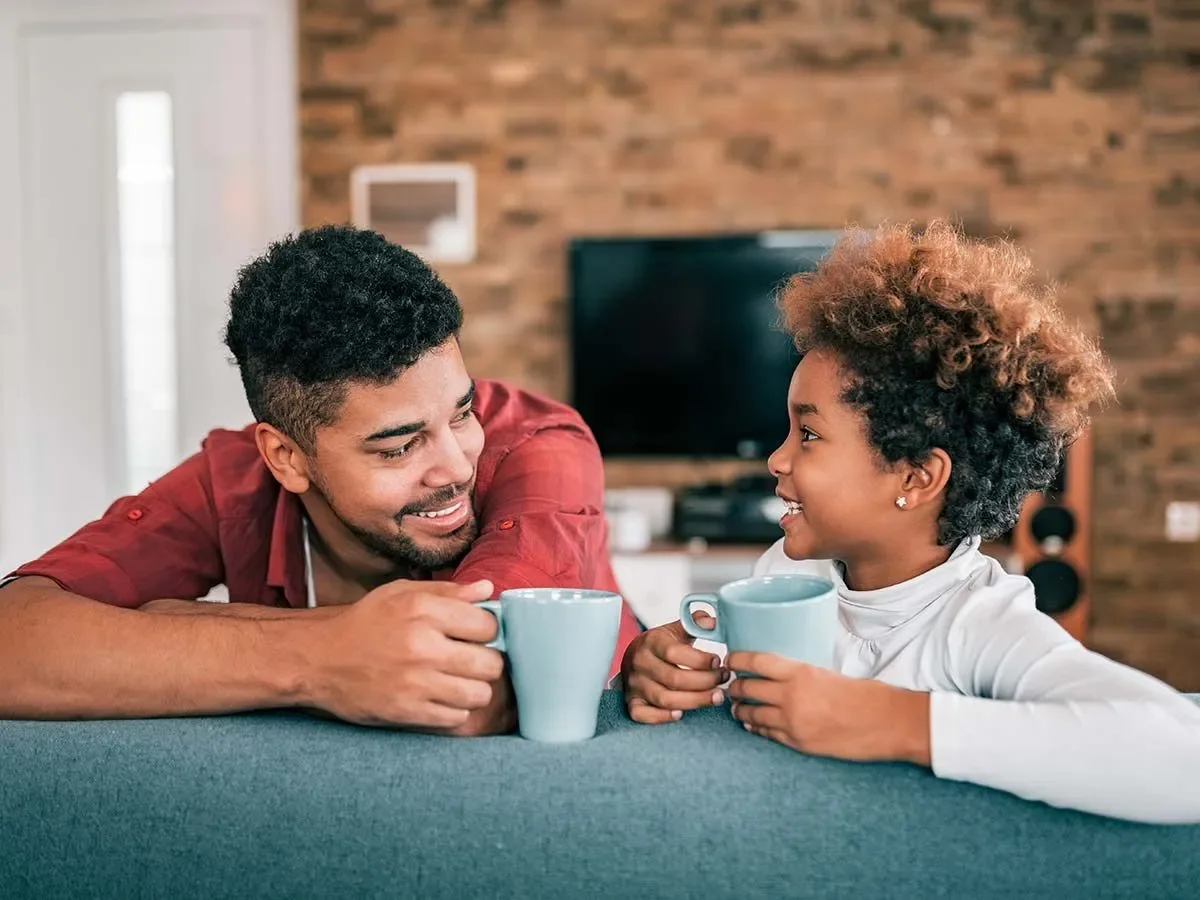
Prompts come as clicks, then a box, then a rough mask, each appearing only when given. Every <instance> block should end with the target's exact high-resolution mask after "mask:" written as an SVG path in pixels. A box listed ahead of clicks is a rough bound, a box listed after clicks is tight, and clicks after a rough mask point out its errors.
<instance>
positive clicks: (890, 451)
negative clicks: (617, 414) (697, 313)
mask: <svg viewBox="0 0 1200 900" xmlns="http://www.w3.org/2000/svg"><path fill="white" fill-rule="evenodd" d="M779 303H780V308H781V310H782V312H783V316H784V322H785V324H786V326H787V328H788V329H789V331H790V332H791V333H792V334H793V336H794V337H795V340H796V346H797V347H798V349H799V350H800V352H801V353H805V352H808V351H812V350H827V351H830V352H832V353H833V355H834V356H835V357H836V358H837V359H838V361H839V362H840V364H841V366H842V368H843V371H844V372H845V375H846V376H847V387H846V390H845V393H844V395H843V400H844V401H845V402H847V403H848V404H849V405H851V406H852V407H854V408H856V409H858V410H859V411H860V412H861V413H862V414H863V416H864V417H865V420H866V425H867V438H868V440H869V442H870V443H871V444H872V445H873V446H874V447H875V448H876V449H877V450H878V451H879V454H880V456H881V457H882V460H883V461H885V462H886V463H887V464H895V463H898V462H900V461H902V460H907V461H909V462H912V463H921V462H923V461H925V460H927V459H928V458H929V455H930V452H931V451H932V450H933V449H934V448H938V447H940V448H941V449H942V450H944V451H945V452H946V453H947V454H948V455H949V456H950V459H951V463H952V466H951V475H950V480H949V483H948V484H947V486H946V495H945V502H944V507H943V509H942V513H941V518H940V520H939V523H938V541H939V542H940V543H942V544H950V543H953V542H955V541H958V540H960V539H962V538H964V537H968V536H971V535H981V536H983V537H984V538H994V537H998V536H1000V535H1002V534H1004V533H1005V532H1007V531H1008V530H1010V529H1011V528H1012V527H1013V526H1014V525H1015V524H1016V522H1017V519H1018V517H1019V515H1020V512H1021V506H1022V503H1023V501H1024V499H1025V498H1026V497H1027V496H1028V495H1029V494H1030V493H1031V492H1033V491H1039V490H1044V489H1045V488H1047V487H1048V486H1049V485H1050V483H1051V482H1052V480H1053V478H1054V476H1055V474H1056V472H1057V469H1058V466H1059V464H1060V460H1061V458H1062V453H1063V451H1064V450H1065V448H1066V447H1067V445H1068V444H1069V443H1070V442H1071V441H1073V440H1074V439H1075V438H1076V437H1077V436H1078V435H1079V433H1080V432H1081V431H1082V430H1083V429H1084V428H1085V427H1086V426H1087V424H1088V408H1089V407H1090V406H1091V405H1092V404H1093V403H1095V402H1098V401H1103V400H1106V399H1108V398H1109V397H1110V396H1111V395H1112V373H1111V370H1110V367H1109V365H1108V363H1107V362H1106V360H1105V358H1104V356H1103V355H1102V354H1101V352H1100V350H1099V348H1098V347H1097V346H1096V344H1095V343H1094V342H1093V341H1092V340H1091V339H1090V338H1089V337H1088V336H1087V335H1086V334H1085V333H1084V332H1083V331H1081V330H1080V329H1079V328H1077V327H1075V326H1073V325H1071V324H1068V322H1067V321H1066V320H1065V319H1064V317H1063V314H1062V312H1061V311H1060V309H1059V308H1058V306H1057V305H1056V304H1055V302H1054V299H1053V295H1052V293H1051V291H1050V290H1049V289H1048V288H1046V287H1042V286H1038V285H1037V284H1035V282H1034V280H1033V278H1032V276H1031V265H1030V262H1029V259H1028V258H1027V257H1026V256H1025V255H1024V254H1023V253H1021V252H1020V251H1019V250H1018V249H1016V248H1015V247H1014V246H1012V245H1011V244H1008V243H1005V242H997V243H991V244H984V243H980V242H977V241H973V240H970V239H968V238H966V237H964V236H963V235H962V234H960V233H959V232H958V231H957V230H955V229H954V228H953V227H951V226H950V225H947V224H945V223H942V222H935V223H933V224H932V225H930V226H929V227H928V228H926V229H925V230H924V231H922V232H918V231H916V230H915V229H913V228H912V227H911V226H884V227H881V228H878V229H875V230H871V231H860V230H852V231H849V232H847V233H846V234H845V235H843V236H842V238H841V239H840V240H839V241H838V243H837V244H836V246H835V247H834V248H833V249H832V250H831V251H830V252H829V253H828V254H827V255H826V257H825V258H824V259H823V260H822V261H821V263H820V264H819V266H818V267H817V269H816V270H815V271H814V272H811V273H805V274H800V275H797V276H795V277H794V278H792V279H791V280H790V281H789V282H788V283H787V285H786V286H785V287H784V288H783V290H782V291H781V293H780V297H779Z"/></svg>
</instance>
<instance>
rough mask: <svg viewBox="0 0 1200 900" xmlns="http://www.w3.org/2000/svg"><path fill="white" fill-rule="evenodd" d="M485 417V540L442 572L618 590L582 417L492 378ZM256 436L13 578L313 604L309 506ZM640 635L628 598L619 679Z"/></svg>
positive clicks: (484, 385) (479, 393) (122, 600)
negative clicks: (275, 471) (216, 591)
mask: <svg viewBox="0 0 1200 900" xmlns="http://www.w3.org/2000/svg"><path fill="white" fill-rule="evenodd" d="M475 411H476V414H477V415H478V417H479V421H480V423H481V424H482V426H483V433H484V448H483V452H482V453H481V454H480V457H479V464H478V468H477V470H476V482H475V506H476V513H477V515H478V517H479V525H480V533H479V537H478V539H477V540H476V541H475V543H474V544H473V545H472V546H471V549H470V550H469V551H468V553H467V555H466V556H465V557H464V558H463V560H462V561H461V562H460V563H459V564H458V566H457V568H455V569H453V570H445V571H439V572H435V573H433V577H434V578H435V579H438V580H454V581H457V582H461V583H468V582H472V581H477V580H479V579H484V578H486V579H488V580H489V581H491V582H492V583H493V585H495V588H496V593H497V594H498V593H499V592H500V591H503V590H505V589H507V588H515V587H580V588H597V589H601V590H611V591H616V590H618V587H617V583H616V578H615V576H614V574H613V571H612V564H611V561H610V558H609V555H608V548H607V534H608V532H607V526H606V523H605V518H604V470H603V465H602V462H601V458H600V450H599V448H598V447H597V445H596V442H595V439H594V438H593V436H592V433H591V431H590V429H588V427H587V426H586V425H585V424H584V422H583V420H582V419H581V418H580V417H579V414H578V413H576V412H575V411H574V410H573V409H571V408H570V407H568V406H564V405H562V404H560V403H555V402H554V401H551V400H548V399H546V398H544V397H539V396H537V395H535V394H531V393H528V392H526V391H522V390H519V389H516V388H514V387H512V386H509V385H506V384H504V383H502V382H496V381H484V380H480V381H478V382H477V383H476V397H475ZM253 435H254V427H253V426H250V427H248V428H246V429H244V430H242V431H227V430H217V431H213V432H211V433H210V434H209V435H208V437H207V438H206V439H205V441H204V443H203V445H202V449H201V450H200V452H199V453H197V454H195V455H194V456H192V457H190V458H189V459H187V460H185V461H184V462H183V463H181V464H180V465H179V466H178V467H176V468H175V469H173V470H171V471H170V472H168V473H167V474H166V475H164V476H163V477H162V478H161V479H159V480H158V481H156V482H154V483H153V484H151V485H150V486H149V487H147V488H146V489H145V490H144V491H142V493H140V494H138V495H137V496H136V497H122V498H121V499H119V500H117V501H116V502H115V503H114V504H113V505H112V506H110V507H109V509H108V510H107V511H106V512H105V514H104V515H103V516H102V517H101V518H99V519H97V520H96V521H94V522H92V523H90V524H88V525H85V526H84V527H83V528H82V529H80V530H79V531H78V532H76V533H75V534H74V535H72V536H71V537H69V538H67V539H66V540H65V541H63V542H62V543H61V544H59V545H58V546H57V547H54V548H53V549H52V550H50V551H49V552H48V553H46V554H45V555H44V556H42V557H41V558H40V559H38V560H35V561H33V562H30V563H28V564H26V565H24V566H22V567H21V568H19V569H18V570H17V571H16V572H14V573H13V574H14V575H42V576H45V577H47V578H51V579H53V580H54V581H56V582H58V584H59V585H60V586H62V587H63V588H64V589H65V590H68V591H71V592H72V593H75V594H79V595H81V596H84V597H89V598H91V599H93V600H99V601H101V602H103V603H109V604H112V605H114V606H124V607H137V606H141V605H142V604H143V603H146V602H148V601H150V600H155V599H159V598H175V599H194V598H198V597H203V596H205V595H206V594H207V593H208V592H209V591H210V590H211V589H212V588H213V587H214V586H216V585H218V584H224V585H225V586H226V587H227V589H228V591H229V598H230V600H231V601H234V602H239V603H259V604H266V605H274V606H294V607H303V606H305V605H306V602H307V594H306V589H305V575H304V546H303V538H302V535H301V513H302V506H301V504H300V501H299V499H298V498H297V497H296V495H295V494H292V493H289V492H288V491H285V490H283V488H282V487H280V485H279V482H277V481H276V480H275V479H274V477H272V475H271V473H270V472H269V471H268V469H267V467H266V464H265V463H263V461H262V459H261V457H260V456H259V455H258V450H257V448H256V446H255V443H254V436H253ZM638 630H639V626H638V624H637V622H636V620H635V619H634V617H633V614H632V613H631V611H630V609H629V607H628V605H627V604H626V605H625V606H624V607H623V609H622V613H621V628H620V633H619V637H618V640H617V651H616V655H615V656H614V658H613V664H612V669H611V671H610V673H609V674H610V676H611V675H613V674H615V673H616V672H617V671H618V670H619V668H620V660H621V656H622V654H623V653H624V651H625V647H626V646H627V645H628V643H629V641H630V640H632V639H633V637H634V636H635V635H636V634H637V632H638Z"/></svg>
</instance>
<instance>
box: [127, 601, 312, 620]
mask: <svg viewBox="0 0 1200 900" xmlns="http://www.w3.org/2000/svg"><path fill="white" fill-rule="evenodd" d="M138 609H139V610H140V611H141V612H152V613H165V614H168V615H180V616H227V617H229V618H235V619H276V620H279V619H295V618H300V617H307V618H310V619H311V618H321V617H322V616H324V615H326V614H328V612H329V607H319V608H317V609H292V608H291V607H284V606H263V605H262V604H261V603H211V602H208V601H202V600H167V599H163V600H151V601H150V602H149V603H146V604H143V605H142V606H140V607H138Z"/></svg>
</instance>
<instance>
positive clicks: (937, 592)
mask: <svg viewBox="0 0 1200 900" xmlns="http://www.w3.org/2000/svg"><path fill="white" fill-rule="evenodd" d="M980 543H981V541H980V538H979V537H978V536H976V537H970V538H965V539H963V540H962V541H960V542H959V544H958V546H957V547H955V548H954V552H953V553H951V554H950V558H949V559H947V560H946V561H945V562H944V563H942V564H941V565H939V566H935V567H934V568H932V569H930V570H929V571H928V572H924V573H922V574H920V575H918V576H916V577H915V578H910V579H908V581H902V582H900V583H899V584H893V585H890V586H888V587H885V588H880V589H878V590H875V591H854V590H851V589H850V588H848V587H847V586H846V580H845V574H846V573H845V566H844V565H843V564H842V563H841V562H835V563H834V564H833V565H832V566H830V569H831V575H832V581H833V584H834V587H835V588H836V589H837V593H838V600H839V604H838V605H839V613H840V616H841V619H842V624H843V626H844V627H845V628H846V630H847V631H849V632H850V633H851V634H854V635H857V636H858V637H860V638H862V639H864V640H868V641H870V640H876V639H878V638H880V637H882V636H883V635H884V634H886V633H888V632H889V631H893V630H895V629H896V628H899V627H901V626H902V625H904V624H905V623H907V622H909V621H911V620H912V619H914V618H916V617H917V616H918V615H920V614H921V613H922V612H924V611H925V610H926V609H929V608H930V607H932V606H934V605H936V604H937V603H939V602H940V601H941V600H942V599H943V598H945V597H946V596H947V594H949V593H950V592H951V591H952V590H953V589H954V588H956V587H958V586H959V585H961V584H962V583H963V582H964V581H965V580H967V579H968V578H969V577H970V576H971V574H972V573H973V572H974V571H976V570H977V569H979V568H980V567H981V566H984V565H986V557H984V555H983V554H982V553H980V552H979V545H980Z"/></svg>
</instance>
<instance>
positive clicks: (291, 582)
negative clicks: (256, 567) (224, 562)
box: [267, 488, 308, 608]
mask: <svg viewBox="0 0 1200 900" xmlns="http://www.w3.org/2000/svg"><path fill="white" fill-rule="evenodd" d="M301 515H303V509H302V506H301V503H300V498H299V497H297V496H296V495H295V494H293V493H292V492H291V491H287V490H284V489H283V488H280V489H279V499H278V500H276V502H275V517H274V520H273V522H272V524H271V548H270V550H269V553H268V557H267V585H268V586H269V587H274V588H279V589H281V590H282V591H283V596H284V599H285V600H286V601H287V605H288V606H292V607H297V608H302V607H304V606H306V605H307V602H308V601H307V595H306V589H305V583H304V538H303V536H302V534H301V526H300V516H301Z"/></svg>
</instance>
